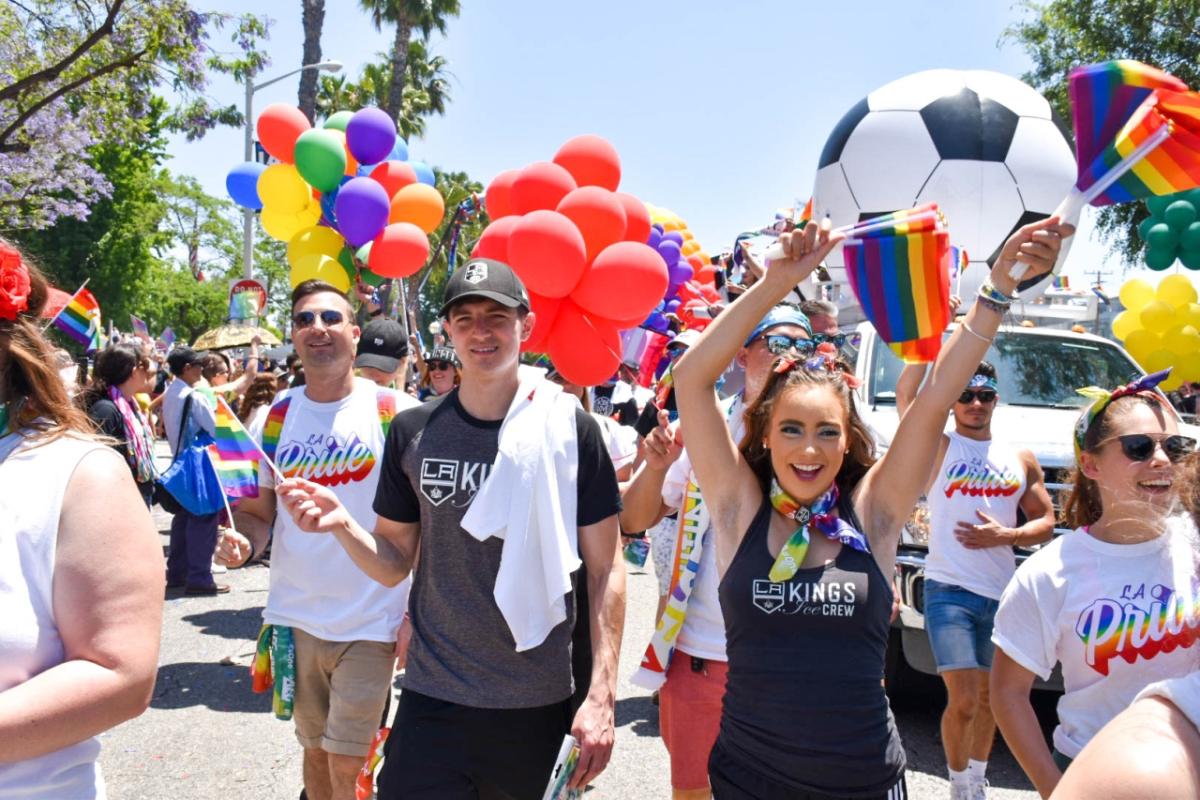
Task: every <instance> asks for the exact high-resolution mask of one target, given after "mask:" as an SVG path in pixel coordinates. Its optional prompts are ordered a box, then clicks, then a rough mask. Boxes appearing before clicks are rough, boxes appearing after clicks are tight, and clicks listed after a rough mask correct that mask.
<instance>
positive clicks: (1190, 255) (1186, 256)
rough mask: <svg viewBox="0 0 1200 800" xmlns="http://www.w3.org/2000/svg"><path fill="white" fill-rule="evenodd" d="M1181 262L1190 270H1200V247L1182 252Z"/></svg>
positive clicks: (1180, 252)
mask: <svg viewBox="0 0 1200 800" xmlns="http://www.w3.org/2000/svg"><path fill="white" fill-rule="evenodd" d="M1179 260H1180V261H1182V262H1183V265H1184V266H1185V267H1187V268H1188V269H1200V247H1198V248H1189V249H1187V250H1180V251H1179Z"/></svg>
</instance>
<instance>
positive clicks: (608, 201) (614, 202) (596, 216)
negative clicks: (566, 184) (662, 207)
mask: <svg viewBox="0 0 1200 800" xmlns="http://www.w3.org/2000/svg"><path fill="white" fill-rule="evenodd" d="M558 213H560V214H562V215H563V216H564V217H566V218H567V219H569V220H571V221H572V222H574V223H575V227H576V228H579V232H580V233H582V234H583V241H584V244H586V245H587V259H588V261H591V260H592V259H594V258H595V257H596V256H597V255H599V254H600V251H601V250H603V249H604V248H606V247H608V246H609V245H610V244H613V243H614V242H619V241H621V240H622V239H623V238H625V206H624V205H622V203H621V201H620V200H618V199H617V196H616V195H615V194H613V193H612V192H610V191H609V190H607V189H601V188H600V187H599V186H580V187H579V188H578V189H576V190H575V191H573V192H571V193H570V194H568V195H567V196H566V197H564V198H563V199H562V202H561V203H559V204H558Z"/></svg>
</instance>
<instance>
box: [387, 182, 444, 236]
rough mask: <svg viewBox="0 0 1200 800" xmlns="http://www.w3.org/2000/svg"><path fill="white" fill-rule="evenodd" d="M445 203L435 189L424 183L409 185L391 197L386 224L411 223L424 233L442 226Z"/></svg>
mask: <svg viewBox="0 0 1200 800" xmlns="http://www.w3.org/2000/svg"><path fill="white" fill-rule="evenodd" d="M445 214H446V201H445V200H443V199H442V195H441V193H440V192H438V190H437V189H435V188H433V187H432V186H430V185H429V184H426V183H410V184H409V185H408V186H405V187H404V188H402V189H401V190H400V191H398V192H396V194H395V195H393V196H392V213H391V215H390V216H389V217H388V222H391V223H395V222H411V223H412V224H413V225H416V226H417V227H418V228H420V229H421V230H423V231H425V232H426V233H433V232H434V231H436V230H437V227H438V225H441V224H442V217H443V216H445Z"/></svg>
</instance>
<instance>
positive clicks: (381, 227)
mask: <svg viewBox="0 0 1200 800" xmlns="http://www.w3.org/2000/svg"><path fill="white" fill-rule="evenodd" d="M257 131H258V138H259V141H260V142H261V143H262V146H263V148H264V149H265V150H266V151H267V152H268V153H269V154H270V155H271V156H272V157H273V158H274V159H275V160H276V162H277V163H273V164H271V165H270V166H266V165H263V164H258V163H256V162H247V163H244V164H238V165H237V166H235V167H234V168H233V169H232V170H230V172H229V174H228V175H227V176H226V179H225V186H226V189H227V190H228V192H229V195H230V196H231V197H232V198H233V199H234V201H235V202H237V203H238V204H239V205H241V206H243V207H244V208H249V209H254V210H258V209H261V210H262V226H263V230H265V231H266V232H267V234H268V235H269V236H271V237H273V238H275V239H279V240H280V241H285V242H287V243H288V248H287V253H288V264H289V265H290V266H291V282H292V286H296V285H297V284H299V283H301V282H302V281H306V280H309V279H312V278H318V279H321V280H324V281H327V282H329V283H331V284H333V285H334V286H337V287H338V288H339V289H342V290H343V291H345V290H348V289H349V288H350V287H351V286H352V285H353V283H354V281H355V279H356V278H361V279H362V280H363V281H364V282H366V283H369V284H371V285H376V286H377V285H379V284H380V283H382V282H383V280H384V279H385V278H402V277H406V276H408V275H411V274H413V273H414V272H416V271H418V270H419V269H420V268H421V267H422V266H423V265H424V264H425V262H426V261H427V260H428V258H429V237H428V234H430V233H432V232H433V231H434V230H436V229H437V227H438V225H440V224H441V221H442V217H443V216H444V215H445V211H446V208H445V202H444V201H443V199H442V196H441V194H440V193H439V192H438V190H437V189H436V188H434V184H435V180H434V174H433V170H432V169H430V168H429V166H428V165H427V164H424V163H422V162H420V161H409V160H408V145H407V143H406V142H405V141H404V139H403V138H401V137H400V136H398V135H397V133H396V125H395V123H394V122H393V121H392V119H391V118H390V117H389V116H388V115H387V114H386V113H384V112H383V111H381V110H380V109H378V108H363V109H359V110H358V111H353V112H352V111H339V112H337V113H336V114H333V115H331V116H330V117H329V118H328V119H326V120H325V122H324V123H323V125H322V126H321V127H320V128H314V127H312V125H310V124H309V121H308V118H307V117H305V116H304V114H303V113H302V112H301V111H300V109H298V108H296V107H295V106H290V105H287V104H286V103H276V104H273V105H270V106H267V108H265V109H263V112H262V113H261V114H260V115H259V117H258V122H257ZM360 264H365V265H366V266H365V267H362V268H361V269H360V266H359V265H360Z"/></svg>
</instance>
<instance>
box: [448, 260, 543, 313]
mask: <svg viewBox="0 0 1200 800" xmlns="http://www.w3.org/2000/svg"><path fill="white" fill-rule="evenodd" d="M443 298H444V302H443V303H442V316H443V317H447V318H448V312H449V310H450V306H452V305H454V304H455V303H457V302H459V301H460V300H465V299H467V298H481V299H485V300H495V301H496V302H497V303H499V304H500V305H502V306H505V307H506V308H522V309H524V310H526V311H528V310H529V292H527V291H526V290H525V284H523V283H521V279H520V278H518V277H517V274H516V273H515V272H513V271H512V268H511V267H509V266H508V264H504V263H502V262H500V261H496V260H495V259H492V258H472V259H471V260H470V261H468V262H467V263H466V264H463V265H462V267H460V268H459V269H456V270H455V271H454V274H452V275H451V276H450V280H448V281H446V292H445V294H444V295H443Z"/></svg>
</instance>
